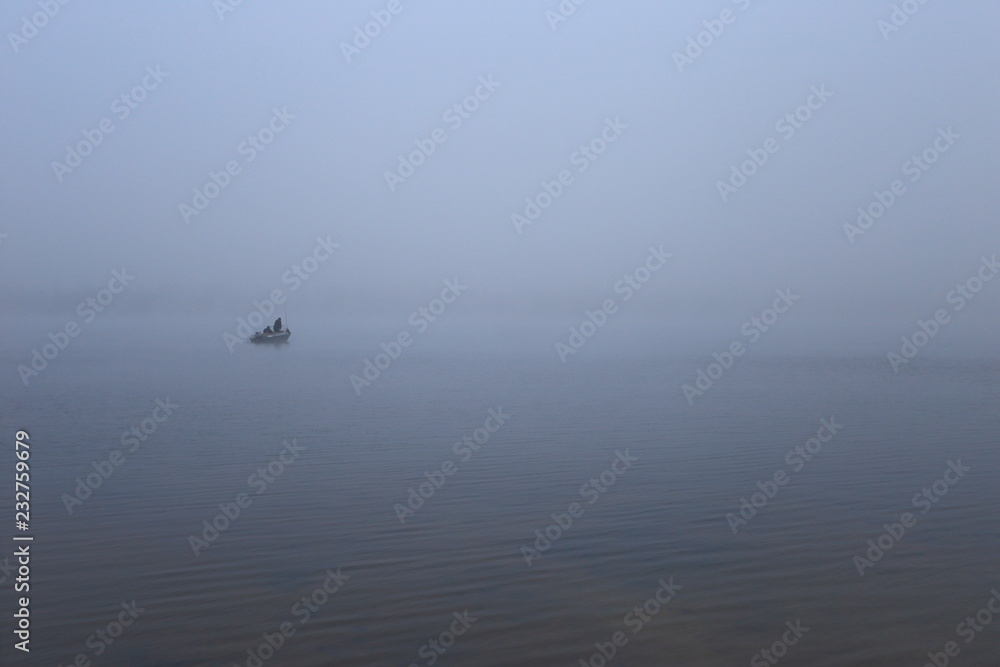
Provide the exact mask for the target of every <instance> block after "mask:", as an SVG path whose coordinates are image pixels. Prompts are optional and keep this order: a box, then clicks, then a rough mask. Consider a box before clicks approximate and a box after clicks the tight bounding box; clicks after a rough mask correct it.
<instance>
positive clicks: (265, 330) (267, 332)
mask: <svg viewBox="0 0 1000 667" xmlns="http://www.w3.org/2000/svg"><path fill="white" fill-rule="evenodd" d="M264 333H266V334H269V333H274V332H273V331H271V327H264Z"/></svg>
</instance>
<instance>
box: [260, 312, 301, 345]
mask: <svg viewBox="0 0 1000 667" xmlns="http://www.w3.org/2000/svg"><path fill="white" fill-rule="evenodd" d="M291 336H292V331H291V329H282V328H281V318H280V317H279V318H278V319H276V320H275V321H274V326H271V327H266V328H265V329H264V330H263V331H257V332H254V335H252V336H250V342H251V343H257V344H261V343H271V344H275V345H277V344H281V343H287V342H288V339H289V338H290V337H291Z"/></svg>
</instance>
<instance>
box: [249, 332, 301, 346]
mask: <svg viewBox="0 0 1000 667" xmlns="http://www.w3.org/2000/svg"><path fill="white" fill-rule="evenodd" d="M291 336H292V332H291V331H282V332H281V333H273V334H254V335H253V336H251V337H250V342H251V343H257V344H258V345H260V344H266V343H269V344H271V345H280V344H281V343H287V342H288V339H289V338H291Z"/></svg>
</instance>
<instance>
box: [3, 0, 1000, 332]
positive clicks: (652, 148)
mask: <svg viewBox="0 0 1000 667" xmlns="http://www.w3.org/2000/svg"><path fill="white" fill-rule="evenodd" d="M223 2H224V0H219V2H217V3H215V4H213V2H211V0H198V1H194V0H188V1H185V2H161V3H145V2H144V3H137V2H125V1H112V0H108V1H102V2H82V1H76V2H69V3H68V4H66V5H59V4H58V3H56V2H55V0H52V6H53V7H58V11H55V12H54V16H51V17H47V16H44V14H41V13H40V12H43V9H42V8H40V7H42V6H44V5H45V3H44V2H43V3H41V4H39V3H38V2H33V1H27V0H8V1H7V2H5V3H3V7H2V9H0V24H2V26H3V31H4V33H5V35H6V36H5V39H4V43H3V45H2V47H0V67H2V76H3V86H4V92H5V94H4V95H3V96H2V98H0V108H2V114H3V118H4V132H3V139H2V142H3V143H2V146H0V149H2V153H3V155H4V160H3V173H2V175H0V176H2V179H0V180H2V186H0V187H2V188H3V204H4V206H3V215H2V218H0V233H2V234H6V237H3V238H2V243H0V276H2V280H3V284H4V286H5V288H4V290H3V293H2V295H0V303H2V305H3V309H4V311H5V313H6V314H11V313H16V312H18V311H19V310H22V309H25V308H29V307H38V306H39V305H42V306H44V307H46V308H55V309H60V308H62V309H65V308H66V307H67V304H68V305H69V306H70V310H71V307H72V305H74V304H75V303H76V302H77V301H78V300H79V299H80V298H81V297H83V296H87V295H90V294H93V293H95V292H96V291H97V290H99V289H101V288H102V287H103V286H105V285H106V284H107V282H108V280H109V278H110V276H111V271H112V270H115V269H119V270H120V269H122V268H123V267H124V268H126V269H127V270H128V271H129V272H131V273H132V274H134V275H135V280H134V283H133V284H132V285H131V286H130V287H129V294H128V295H126V297H123V298H122V302H123V303H122V305H121V309H122V312H125V311H127V310H128V309H129V308H134V307H136V306H138V305H144V306H145V307H147V308H148V307H149V306H150V304H152V306H153V307H157V308H163V309H164V310H170V311H173V310H176V309H184V308H190V309H191V310H193V311H196V310H205V309H223V310H226V312H229V311H232V312H240V311H245V310H246V305H247V304H249V303H250V301H251V300H252V299H259V298H264V297H266V296H267V295H268V294H269V292H271V290H273V289H276V288H278V289H283V290H284V291H285V292H286V293H290V292H294V293H291V297H290V298H291V302H292V303H294V304H295V308H297V309H298V310H299V312H302V311H308V310H310V309H329V308H342V309H343V310H344V312H352V311H355V310H358V309H361V308H363V307H364V308H369V309H372V310H375V311H379V310H380V309H387V310H393V309H400V308H402V309H404V310H407V311H408V310H412V309H413V308H415V307H416V306H418V305H421V304H423V303H426V302H427V299H428V298H429V297H432V296H434V295H435V294H437V293H438V292H440V289H441V286H442V283H443V281H444V280H445V279H449V278H456V277H458V278H459V279H460V280H461V281H462V282H463V283H465V284H467V285H468V286H469V291H468V295H469V296H468V298H467V299H466V303H465V311H466V312H467V313H475V312H477V310H482V311H483V312H496V313H511V314H515V315H516V314H524V313H535V312H546V311H547V310H567V311H569V312H576V311H580V312H582V310H583V309H584V308H592V307H594V306H597V305H598V304H599V303H600V302H601V300H602V299H604V298H607V297H611V296H614V286H615V284H616V281H618V280H620V279H621V278H622V276H623V275H625V274H626V273H629V272H631V271H633V270H634V269H635V268H637V267H638V266H640V265H641V264H643V263H644V262H645V261H646V258H647V255H648V254H649V250H648V248H649V247H650V246H653V247H655V248H659V247H660V246H662V247H663V250H664V251H665V252H667V253H671V254H672V257H671V259H670V261H669V263H668V265H667V266H666V267H665V268H664V269H663V270H661V271H658V272H656V273H655V274H654V277H653V278H652V279H651V281H650V283H649V285H648V289H647V290H646V291H645V292H644V293H643V294H642V295H641V298H639V297H638V296H637V298H636V299H635V301H634V303H635V306H634V308H635V312H637V313H639V312H642V313H648V314H651V315H652V314H655V315H660V316H666V317H671V316H674V315H677V316H689V315H691V316H700V315H704V316H706V317H716V316H723V317H724V316H726V315H727V314H728V313H729V312H733V311H738V312H739V313H740V314H743V313H746V312H749V311H751V310H752V311H759V310H760V308H762V307H764V306H766V305H767V304H768V303H770V301H771V300H772V299H773V293H774V290H776V289H779V288H786V287H790V288H792V290H793V291H795V292H797V293H800V294H802V295H803V301H802V304H803V305H802V308H803V309H806V310H807V311H809V312H813V311H814V312H815V313H816V314H817V317H830V318H842V317H854V318H858V319H860V320H864V319H865V318H868V317H873V316H881V315H883V314H885V313H888V312H891V313H897V314H898V317H899V318H900V319H901V321H908V322H909V321H913V320H915V319H916V318H917V317H926V316H928V315H930V314H931V313H932V312H933V310H934V309H935V308H938V307H941V306H943V305H944V303H945V295H946V294H947V292H948V291H949V290H950V289H951V288H953V287H954V286H955V284H957V283H958V282H964V281H965V280H966V279H967V278H969V277H970V276H973V275H975V272H976V270H977V268H978V267H979V264H980V258H981V256H983V255H986V256H987V257H990V256H992V254H993V253H995V252H997V251H998V250H1000V234H998V226H997V219H996V211H997V202H998V188H997V186H996V183H995V180H996V176H997V173H998V170H997V166H998V165H997V163H998V155H1000V141H998V139H1000V135H998V132H997V129H996V128H997V125H996V117H997V109H998V108H1000V104H998V103H1000V86H998V85H997V78H998V77H997V73H998V71H1000V70H998V67H1000V45H998V41H997V39H996V28H997V25H1000V23H998V21H1000V5H998V4H997V3H996V2H993V1H987V0H968V1H962V2H947V3H946V2H930V3H926V4H924V5H919V4H918V3H916V2H913V6H914V7H918V10H917V11H916V12H915V13H914V14H912V15H905V14H897V15H896V16H895V19H896V22H897V23H901V25H899V26H898V29H892V30H890V29H889V28H888V27H887V26H891V27H892V28H895V27H897V26H895V25H893V24H892V20H893V18H894V17H893V3H892V2H888V1H887V2H881V1H879V2H873V1H872V0H815V1H810V2H775V1H773V0H772V1H769V2H763V1H758V0H753V1H750V2H747V1H746V0H739V1H738V2H733V1H730V0H714V1H711V2H679V1H674V2H663V3H650V2H633V1H627V2H608V1H606V0H589V1H588V2H584V3H583V4H582V5H581V6H579V7H576V8H575V11H574V12H573V13H572V14H570V15H569V16H566V17H562V16H559V15H557V14H554V13H552V12H558V11H559V7H560V3H559V2H558V0H547V1H535V2H528V1H521V0H509V1H504V2H474V1H470V0H452V1H444V0H438V1H424V2H412V1H406V0H402V1H401V2H400V3H399V4H398V6H397V5H396V3H390V2H389V1H388V0H373V1H370V2H369V1H364V2H362V1H350V2H281V3H275V2H262V1H260V0H244V1H243V2H242V3H241V4H239V5H237V6H235V7H233V8H231V9H232V11H222V10H221V9H220V7H223V6H224V5H223ZM903 4H907V3H903ZM563 5H564V6H575V5H573V4H572V3H571V2H564V3H563ZM908 6H909V5H908ZM390 7H392V8H393V9H397V10H399V11H398V13H395V14H392V13H391V12H389V11H388V8H390ZM49 11H50V12H52V11H53V10H52V9H51V8H50V10H49ZM373 12H375V14H374V16H373ZM547 12H548V14H547ZM723 12H728V13H726V14H723ZM35 15H37V16H35ZM720 15H721V17H722V19H726V20H728V23H726V22H723V20H722V19H720ZM33 16H35V19H34V20H35V22H36V23H39V24H41V27H40V28H37V29H35V27H34V26H30V25H29V24H30V23H31V21H32V17H33ZM557 16H558V18H560V19H562V18H565V20H558V21H557V20H556V18H555V17H557ZM904 16H905V18H906V20H905V22H904V21H903V19H902V17H904ZM25 17H27V18H25ZM387 17H390V18H391V21H387ZM379 18H381V20H382V21H383V22H385V23H387V24H386V25H385V26H384V27H382V26H379V27H378V30H376V29H375V24H374V23H371V22H373V21H376V20H378V19H379ZM880 21H881V22H883V23H882V24H881V25H880ZM706 22H707V24H706ZM369 23H371V25H369V26H368V29H369V31H370V32H373V33H376V32H377V34H376V36H375V37H371V38H365V39H366V40H367V41H365V39H360V38H357V34H358V31H364V30H365V26H366V24H369ZM712 31H714V32H716V33H718V34H717V35H712V34H711V32H712ZM699 33H702V34H701V35H700V36H699ZM356 39H357V41H355V40H356ZM689 39H690V40H692V42H689ZM699 40H700V41H701V42H702V44H706V46H703V47H698V48H694V47H690V44H691V43H697V42H698V41H699ZM358 45H361V47H363V48H359V47H358ZM699 49H700V52H699ZM685 51H687V55H684V54H685ZM678 54H681V55H683V58H682V57H681V56H680V55H678ZM685 59H686V60H685ZM154 74H155V75H154ZM484 81H485V82H487V83H488V84H489V85H485V84H484V83H482V82H484ZM137 86H138V87H139V88H138V89H137V88H136V87H137ZM814 91H822V93H823V94H822V95H819V96H817V95H816V94H815V92H814ZM477 93H478V95H479V97H478V99H477V98H476V95H477ZM123 95H124V96H126V97H125V100H122V96H123ZM470 96H472V98H471V99H469V100H468V101H466V100H467V98H469V97H470ZM811 96H812V97H811ZM137 98H141V99H137ZM463 103H465V104H466V105H467V108H466V110H465V111H463V112H462V113H463V115H464V117H463V115H459V114H458V112H455V111H452V112H450V113H446V112H448V110H449V109H451V108H452V107H454V105H456V104H459V105H461V104H463ZM808 103H811V104H812V106H813V108H812V109H808V107H806V109H807V111H806V110H802V109H799V108H800V107H802V105H806V104H808ZM468 108H471V109H472V110H471V111H469V110H468ZM275 110H277V112H278V113H277V115H275V114H276V112H275ZM797 110H798V112H799V114H800V119H801V118H802V117H806V116H807V117H808V118H807V119H806V120H805V121H796V125H797V127H795V126H793V125H790V124H788V123H787V122H786V123H785V124H784V125H779V124H778V123H779V121H781V120H782V119H783V118H785V116H786V114H795V113H796V111H797ZM126 111H127V112H128V113H127V115H126V113H125V112H126ZM459 121H460V122H459ZM102 123H103V127H105V128H107V127H109V126H110V127H112V128H113V131H112V132H111V133H104V132H98V130H100V128H101V127H102ZM279 128H280V131H276V130H277V129H279ZM789 128H791V129H789ZM949 128H950V130H949ZM262 130H263V132H262ZM436 130H438V132H437V134H436V135H435V134H434V133H435V131H436ZM602 132H603V133H604V135H605V137H606V138H613V139H614V140H613V141H609V142H608V143H607V144H606V145H604V144H603V142H604V139H601V140H599V141H597V142H596V143H595V144H594V145H595V147H596V148H598V149H603V153H601V154H600V155H594V159H593V160H592V161H591V160H590V159H589V158H586V157H582V155H583V154H582V153H578V152H577V151H579V149H580V148H581V146H586V145H589V144H591V142H592V141H594V140H597V139H598V138H599V137H601V136H602ZM88 133H89V136H90V137H91V138H94V137H99V138H100V141H99V143H97V145H95V146H88V145H86V144H87V143H88V142H91V139H88V138H87V134H88ZM251 136H257V137H259V139H260V140H261V141H264V140H271V143H269V144H266V145H264V144H263V143H261V144H260V146H261V150H257V149H256V148H252V144H251V143H245V142H248V138H249V137H251ZM434 136H437V138H438V139H439V140H440V139H441V138H444V141H443V143H436V142H434V140H433V138H432V137H434ZM939 137H941V139H940V140H939V141H938V147H939V148H941V147H945V146H947V151H946V152H942V153H940V154H936V153H932V154H930V155H931V156H932V157H935V158H936V162H935V163H934V164H933V165H927V167H928V168H927V169H926V171H924V170H920V168H919V167H917V169H918V170H919V171H917V172H914V167H913V165H912V164H911V165H909V166H907V164H906V163H907V162H908V161H909V160H911V159H912V158H913V156H915V155H920V154H921V153H923V152H924V151H925V149H929V148H932V147H933V146H934V145H935V140H937V139H938V138H939ZM944 137H949V138H948V139H945V138H944ZM769 139H772V140H773V141H772V142H771V143H770V144H768V140H769ZM428 141H430V142H431V143H433V144H434V151H433V153H431V154H430V155H426V156H423V155H418V159H417V161H419V162H421V164H419V166H416V167H415V168H414V170H413V173H412V174H411V175H408V176H406V177H405V178H400V179H395V178H391V179H387V176H386V174H387V172H395V173H396V174H397V176H399V173H400V172H398V171H397V170H398V169H399V164H400V156H401V155H402V156H404V157H407V156H409V155H410V153H411V152H413V151H415V150H419V149H418V146H417V142H422V143H423V144H424V146H427V145H428ZM81 142H83V143H84V144H85V145H84V146H83V151H84V152H87V153H89V154H88V155H86V156H82V157H80V158H79V160H77V159H75V158H73V157H72V156H68V155H67V152H68V148H71V149H74V150H75V149H76V147H78V146H79V145H80V143H81ZM768 145H769V146H770V147H771V149H772V150H773V152H768V151H767V150H766V149H765V147H766V146H768ZM775 147H776V148H775ZM748 151H751V152H754V153H755V154H756V155H757V156H758V157H759V156H760V155H761V153H762V152H763V153H765V154H766V157H767V160H766V162H765V163H764V164H763V165H761V166H759V167H756V165H754V167H755V169H751V168H749V167H748V170H750V171H755V173H753V174H752V175H751V176H750V177H748V178H746V181H745V183H744V184H742V185H741V186H740V187H739V188H736V189H734V190H733V191H727V192H726V193H725V197H723V193H722V192H720V186H719V182H720V181H722V182H729V179H730V177H731V175H732V168H733V166H734V165H735V166H737V168H739V166H740V165H741V164H743V163H744V162H745V161H746V160H748V159H750V157H749V154H748ZM251 156H252V158H253V159H252V160H251V159H250V157H251ZM407 159H409V158H408V157H407ZM231 161H235V167H236V169H234V171H238V173H235V175H229V176H228V184H227V185H226V187H224V188H220V189H219V191H218V192H215V191H214V190H213V189H212V188H211V187H210V188H209V191H211V192H212V194H216V195H217V196H215V197H214V198H212V199H211V200H210V201H207V206H204V208H203V210H200V211H198V213H197V214H196V215H194V214H191V213H190V212H189V213H188V214H187V215H185V213H184V210H183V209H182V208H181V206H182V205H185V206H190V207H191V208H192V209H195V208H196V207H195V203H196V194H195V190H196V189H198V190H200V191H204V189H205V186H206V184H208V183H211V176H210V173H211V172H215V173H216V174H218V173H220V172H224V171H225V170H226V166H227V163H230V162H231ZM57 163H58V164H57ZM72 164H76V165H77V166H75V167H72V166H70V165H72ZM584 166H586V168H585V169H583V167H584ZM564 170H566V171H568V172H569V178H570V179H571V180H569V179H567V180H568V184H566V185H564V186H563V187H562V192H561V193H560V194H559V196H558V197H556V198H555V200H554V201H553V202H552V203H551V205H550V206H549V207H548V208H547V209H545V210H544V211H543V212H542V213H541V215H540V216H538V217H537V219H535V220H534V221H532V222H531V223H530V224H526V225H520V226H519V225H517V224H515V222H513V221H512V215H513V214H520V215H525V208H526V206H527V204H526V202H525V199H526V198H537V197H538V195H539V193H543V192H545V190H544V188H543V185H542V182H543V181H546V182H552V181H557V180H558V178H559V175H560V172H562V171H564ZM404 171H406V170H405V169H404ZM407 173H408V172H407ZM917 173H919V178H916V176H915V174H917ZM914 178H916V180H913V179H914ZM217 179H220V180H221V181H225V180H226V178H224V177H221V176H217ZM897 179H898V180H899V181H901V182H902V185H903V186H904V187H905V191H902V194H900V195H897V196H895V201H894V202H893V203H892V205H891V206H890V207H889V208H888V210H887V212H886V213H885V214H884V216H883V217H882V218H881V219H879V220H877V221H875V222H874V224H872V225H871V226H870V227H869V228H868V229H867V230H863V233H858V234H853V235H852V234H851V233H849V232H848V231H847V230H845V227H844V226H845V224H852V223H854V222H855V221H856V219H857V217H858V214H857V209H858V207H859V206H863V207H868V206H869V205H871V204H872V202H874V201H876V199H875V195H874V193H875V192H876V191H886V190H890V187H891V184H892V182H893V181H895V180H897ZM387 180H391V181H392V183H391V184H390V183H389V182H387ZM552 187H554V186H550V188H552ZM724 199H725V200H724ZM542 200H543V201H544V200H545V198H544V197H542ZM203 203H204V202H203ZM518 227H520V228H518ZM318 237H321V238H323V239H325V240H326V239H328V243H331V242H332V243H335V244H339V247H338V248H336V250H335V251H334V252H333V254H332V256H330V257H329V259H327V260H326V261H323V262H321V263H320V262H318V263H317V265H316V266H317V267H318V268H316V271H315V273H314V274H312V275H311V276H310V278H309V280H308V281H305V282H303V283H302V285H301V287H300V288H299V289H296V290H291V287H292V285H293V281H289V280H283V276H287V274H286V272H287V271H290V270H292V269H293V266H294V265H296V264H300V263H301V262H302V260H303V259H304V258H306V257H310V256H313V252H314V250H315V248H316V247H317V238H318ZM325 254H326V251H322V252H320V255H323V256H325ZM463 298H465V297H463ZM998 303H1000V281H998V282H997V283H996V284H995V285H989V286H988V287H986V288H984V290H983V293H982V295H981V298H980V302H979V304H977V309H979V313H980V316H982V315H983V314H984V313H995V312H996V306H997V304H998ZM630 307H631V306H630ZM116 308H118V306H116ZM970 310H971V309H970ZM736 324H738V322H736Z"/></svg>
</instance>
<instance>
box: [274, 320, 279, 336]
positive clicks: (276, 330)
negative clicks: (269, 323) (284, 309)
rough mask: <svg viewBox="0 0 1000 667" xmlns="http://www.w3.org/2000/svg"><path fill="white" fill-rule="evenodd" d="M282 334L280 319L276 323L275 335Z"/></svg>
mask: <svg viewBox="0 0 1000 667" xmlns="http://www.w3.org/2000/svg"><path fill="white" fill-rule="evenodd" d="M280 332H281V318H280V317H279V318H278V319H276V320H275V321H274V333H280Z"/></svg>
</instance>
